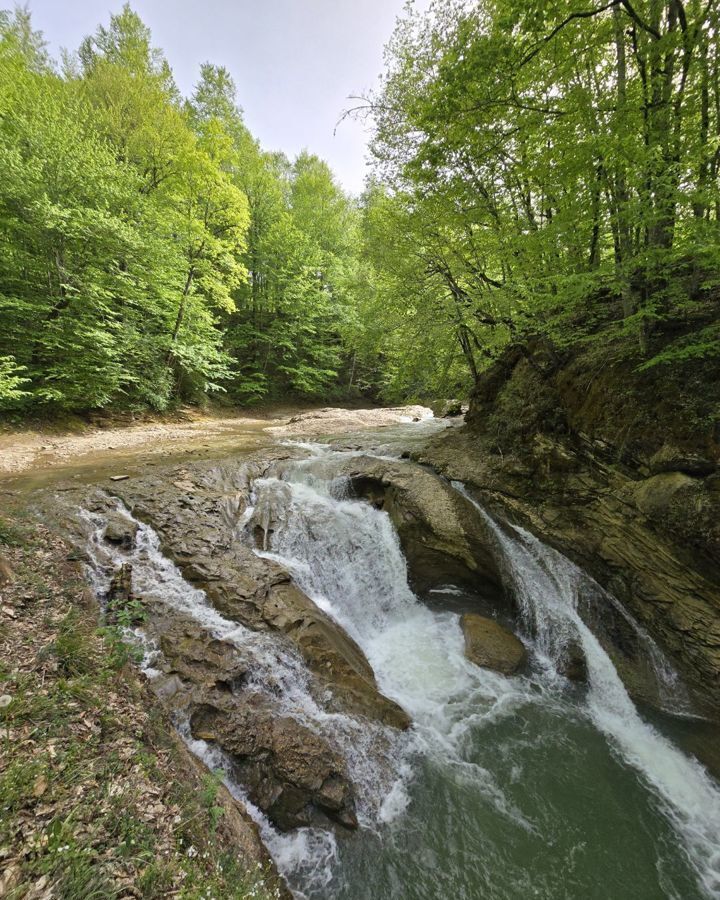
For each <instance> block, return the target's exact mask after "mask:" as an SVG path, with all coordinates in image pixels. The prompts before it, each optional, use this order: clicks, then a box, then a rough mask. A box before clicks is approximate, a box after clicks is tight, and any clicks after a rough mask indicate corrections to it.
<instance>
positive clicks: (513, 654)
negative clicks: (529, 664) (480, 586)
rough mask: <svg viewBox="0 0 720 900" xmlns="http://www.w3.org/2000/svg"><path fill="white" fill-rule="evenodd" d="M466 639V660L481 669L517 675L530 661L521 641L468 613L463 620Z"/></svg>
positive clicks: (484, 619)
mask: <svg viewBox="0 0 720 900" xmlns="http://www.w3.org/2000/svg"><path fill="white" fill-rule="evenodd" d="M460 625H461V627H462V630H463V634H464V635H465V656H466V657H467V658H468V659H469V660H470V662H474V663H475V664H476V665H478V666H482V667H483V668H486V669H494V670H495V671H496V672H500V673H502V674H503V675H514V674H515V672H517V671H518V669H519V668H520V667H521V666H522V665H524V663H525V661H526V660H527V651H526V650H525V646H524V644H523V643H522V641H521V640H519V639H518V638H516V637H515V635H514V634H513V633H512V632H511V631H508V630H507V629H506V628H503V627H502V625H500V624H498V623H497V622H496V621H495V620H494V619H488V618H486V617H485V616H479V615H478V614H477V613H465V615H464V616H463V617H462V618H461V620H460Z"/></svg>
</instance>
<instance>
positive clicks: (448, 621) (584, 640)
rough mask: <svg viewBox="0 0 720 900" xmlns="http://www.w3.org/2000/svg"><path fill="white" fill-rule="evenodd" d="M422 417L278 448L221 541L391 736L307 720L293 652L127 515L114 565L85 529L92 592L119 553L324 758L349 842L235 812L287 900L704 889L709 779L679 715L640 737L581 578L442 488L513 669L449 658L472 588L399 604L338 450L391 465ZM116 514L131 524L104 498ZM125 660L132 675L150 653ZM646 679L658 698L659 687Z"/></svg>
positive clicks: (716, 825) (395, 551)
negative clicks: (336, 767)
mask: <svg viewBox="0 0 720 900" xmlns="http://www.w3.org/2000/svg"><path fill="white" fill-rule="evenodd" d="M439 427H441V425H440V424H439V423H432V422H425V423H422V422H421V423H418V424H407V425H400V426H395V427H393V428H387V429H383V430H382V431H381V432H377V431H368V432H365V433H359V434H354V435H351V436H350V435H349V436H345V437H342V438H336V439H334V440H333V441H332V443H316V442H315V443H314V442H305V443H298V442H290V443H289V445H288V446H289V449H291V450H292V456H291V458H289V459H287V460H284V461H283V462H282V464H281V465H279V466H276V467H275V468H274V469H273V470H272V471H271V472H270V473H268V474H266V475H264V476H263V477H259V478H255V479H254V480H253V481H252V483H251V495H250V503H249V505H248V507H247V509H245V511H244V512H243V514H242V517H241V519H240V520H239V521H238V523H237V527H236V531H235V539H236V540H238V541H242V542H244V543H245V544H248V543H253V541H257V537H258V535H259V534H261V535H262V537H263V539H262V540H260V541H258V542H257V543H256V544H255V545H254V546H255V553H256V554H257V556H258V557H260V558H262V559H267V560H270V561H273V562H275V563H278V564H280V565H282V567H283V568H284V569H285V570H287V571H289V572H290V573H291V574H292V576H293V578H294V581H295V583H296V584H297V585H299V587H300V588H302V590H303V591H304V592H305V594H307V595H308V596H309V597H310V598H311V599H312V600H313V601H314V602H315V604H316V605H317V606H318V607H319V608H320V609H321V610H323V611H324V612H325V613H327V614H328V615H329V616H330V617H331V618H332V619H333V620H334V621H335V622H337V623H338V624H339V625H340V626H341V627H342V629H344V631H345V632H346V633H347V634H349V635H350V637H351V638H352V639H354V641H355V642H357V644H358V645H359V646H360V647H361V648H362V650H363V651H364V653H365V655H366V657H367V659H368V661H369V663H370V664H371V666H372V668H373V670H374V673H375V677H376V680H377V683H378V687H379V689H380V691H381V692H382V693H383V694H384V695H385V696H386V697H388V698H390V700H393V701H395V702H396V703H397V704H399V705H400V706H401V707H402V708H403V709H404V710H406V711H407V712H408V713H409V714H410V716H411V718H412V722H413V725H412V727H411V728H410V729H409V731H407V732H404V733H398V732H394V731H393V730H392V729H387V728H386V727H384V726H380V725H377V724H373V723H370V722H368V721H366V720H364V719H362V718H358V717H356V716H353V715H341V714H338V713H336V712H332V713H328V711H327V710H325V709H324V708H323V707H322V704H318V702H317V701H316V698H315V697H314V695H313V694H312V691H311V689H310V688H309V687H308V684H309V682H310V680H311V679H310V675H309V673H308V672H307V670H306V668H305V667H304V665H303V664H302V662H301V661H299V660H298V659H297V658H296V657H295V656H293V655H292V654H289V655H283V654H281V653H279V652H278V651H277V649H276V648H274V647H273V645H272V641H271V639H270V636H269V635H268V634H267V633H264V634H262V635H258V634H257V633H256V632H254V631H252V630H251V629H247V628H243V627H238V625H237V623H236V622H234V621H232V620H231V619H229V618H228V617H226V616H224V615H222V614H220V613H219V612H218V611H217V610H216V609H214V608H213V606H212V604H211V603H210V602H209V601H208V598H207V597H206V595H205V593H204V591H203V590H200V589H199V588H198V587H196V586H192V585H190V584H189V583H188V582H187V581H185V579H184V577H183V574H182V572H181V571H180V570H179V569H178V568H177V566H176V565H175V564H174V563H173V562H171V561H170V560H169V559H168V558H167V557H166V556H165V555H164V553H163V549H162V541H161V540H160V539H159V538H158V535H157V534H156V532H155V531H154V530H153V528H151V527H150V526H149V525H148V524H146V523H144V522H142V521H141V522H140V523H139V529H140V530H139V537H138V541H137V546H136V547H135V549H134V550H133V551H132V553H130V554H129V555H128V553H126V551H124V550H122V549H113V550H112V553H111V554H110V555H111V556H112V559H110V558H109V556H108V552H109V551H108V550H107V548H104V549H103V547H102V542H101V535H102V530H103V527H104V523H103V521H102V519H101V517H98V516H95V517H93V516H90V518H88V519H87V520H86V525H87V529H86V533H87V534H88V535H89V537H88V540H89V541H90V542H91V543H92V541H94V542H95V543H94V544H93V545H92V546H93V548H94V549H93V550H92V552H91V553H90V560H91V570H93V571H94V578H95V587H96V589H97V590H98V593H99V595H101V596H102V594H103V592H104V591H106V590H107V587H108V584H107V572H108V571H109V568H108V566H109V563H112V564H113V565H119V564H121V563H122V562H123V561H127V560H130V561H131V562H132V564H133V578H134V580H135V582H136V590H137V592H138V593H139V594H141V595H142V596H143V598H144V599H145V601H146V602H147V603H148V604H149V605H152V604H157V606H158V607H162V608H163V610H164V614H167V611H168V610H171V611H172V610H174V611H175V613H177V614H182V615H183V616H189V617H192V618H193V619H194V620H195V621H196V622H198V623H199V624H200V625H201V627H202V628H204V629H206V630H207V631H208V633H210V634H212V635H213V636H214V637H216V638H218V637H219V638H222V639H223V640H229V641H231V642H233V643H234V644H235V645H236V646H237V647H238V649H239V650H241V651H242V652H243V653H244V654H245V656H246V657H247V658H251V659H252V660H253V663H252V665H253V666H254V669H253V672H254V675H253V677H254V679H255V681H256V683H257V685H258V686H259V689H264V690H267V692H268V694H271V695H272V696H273V697H278V696H281V697H282V703H283V709H284V710H285V712H286V713H287V714H289V715H292V716H295V717H297V718H298V719H299V720H301V721H302V722H303V723H304V724H305V725H307V726H308V727H312V728H316V729H317V730H318V731H319V732H320V733H322V734H323V735H324V736H326V737H327V739H328V740H329V741H331V742H335V743H336V745H337V746H338V748H339V749H340V751H341V752H342V753H343V754H344V755H345V757H346V759H347V762H348V770H349V775H350V778H351V779H352V780H353V782H354V783H355V785H356V791H357V801H358V802H357V813H358V820H359V825H360V827H359V828H358V830H356V831H345V830H344V829H341V828H340V829H337V828H336V829H329V830H328V829H321V828H318V827H303V828H299V829H295V830H291V831H288V832H284V833H283V832H280V831H278V830H277V829H276V828H275V827H274V826H273V825H271V824H270V822H269V821H268V819H267V818H266V817H265V816H264V815H263V814H262V813H261V812H260V810H258V809H253V810H252V811H253V814H254V815H255V816H256V817H257V820H258V822H259V823H260V825H261V829H262V832H263V837H264V839H265V842H266V843H267V845H268V847H269V848H270V850H271V852H272V854H273V856H274V858H275V860H276V862H277V864H278V867H279V868H280V870H281V871H282V873H283V874H284V875H285V877H286V878H287V880H288V883H289V884H290V886H291V888H292V889H293V891H294V892H295V893H296V895H297V896H298V897H299V898H308V900H330V898H333V900H334V898H338V900H377V898H402V900H406V898H407V900H438V898H446V897H453V898H468V900H470V898H472V900H475V898H483V900H485V898H489V900H506V898H507V900H516V898H518V897H525V896H528V897H538V898H546V900H561V898H562V900H564V898H567V900H575V898H578V897H583V898H597V900H606V898H608V897H612V898H616V897H617V898H624V897H628V898H633V900H657V898H661V897H663V898H676V900H694V898H697V900H702V898H717V897H720V845H719V843H718V835H720V787H718V783H717V781H715V780H714V779H713V777H712V776H711V775H709V774H708V773H707V771H706V770H705V769H704V768H703V767H702V766H701V765H700V763H698V762H697V761H696V760H695V759H694V758H693V757H692V756H690V755H689V754H687V753H686V752H684V751H683V750H682V749H681V748H680V747H679V746H678V745H677V744H676V743H674V742H673V735H674V733H675V732H676V731H677V732H678V733H679V732H680V731H681V730H682V728H683V727H686V723H687V722H688V721H690V720H689V719H688V718H682V719H679V720H678V727H677V728H675V725H674V724H673V721H672V720H671V718H670V717H667V716H666V717H665V718H666V719H667V721H665V722H664V723H662V724H661V725H657V724H656V725H653V724H651V723H650V722H649V721H648V718H647V716H645V715H644V713H641V712H639V711H638V709H637V708H636V706H635V704H634V703H633V701H632V700H631V699H630V697H629V696H628V694H627V692H626V690H625V688H624V686H623V683H622V681H621V680H620V677H619V676H618V674H617V672H616V670H615V668H614V666H613V663H612V661H611V659H610V657H609V656H608V654H607V653H606V651H605V650H604V649H603V647H602V646H601V644H600V642H599V641H598V640H597V639H596V638H595V636H594V635H593V632H592V631H591V630H590V629H589V628H588V627H587V626H586V625H585V624H584V622H583V620H582V619H581V618H580V616H579V615H578V612H577V607H578V605H579V604H580V603H582V602H585V603H587V602H591V601H592V589H591V580H590V579H588V578H587V577H585V576H583V573H581V572H580V571H579V570H578V569H577V567H575V566H574V565H573V564H572V563H571V562H569V561H568V560H567V559H565V557H563V556H561V555H560V554H559V553H557V552H556V551H554V550H552V549H550V548H548V547H545V546H543V545H542V544H541V543H540V542H539V541H537V540H536V539H535V538H534V537H533V536H532V535H530V534H528V533H527V532H524V531H522V530H521V529H517V528H512V527H511V526H506V525H504V524H503V525H502V526H500V525H498V524H497V523H496V522H495V520H493V519H491V518H490V517H489V516H488V515H487V513H485V512H484V510H483V509H482V508H481V507H478V506H477V504H476V501H475V500H474V499H473V498H472V496H471V495H469V494H467V493H466V492H465V490H464V487H463V486H462V485H460V484H458V485H455V486H454V488H455V490H456V492H457V493H459V494H460V495H462V496H464V497H465V498H466V502H467V503H468V504H470V505H474V506H475V511H476V514H477V515H478V516H479V517H481V518H483V520H484V521H485V522H486V524H487V526H488V528H489V529H490V532H491V533H492V535H493V537H494V546H493V553H494V554H495V555H496V556H497V560H498V565H499V567H500V568H501V569H502V572H503V581H504V586H505V588H506V590H507V591H508V593H510V594H512V596H513V597H514V600H515V605H516V607H517V610H518V616H517V620H516V623H515V626H516V630H517V631H518V633H519V634H520V636H521V638H522V640H523V642H524V643H525V644H526V646H527V648H528V650H529V655H530V662H529V664H528V667H527V669H526V670H524V671H522V672H521V673H520V674H518V675H514V676H504V675H501V674H498V673H496V672H493V671H490V670H488V669H482V668H479V667H478V666H476V665H474V664H473V663H471V662H469V661H468V660H467V659H466V657H465V653H464V641H463V635H462V631H461V628H460V616H459V612H458V610H459V609H460V608H465V609H467V608H472V606H473V604H475V603H477V604H483V605H484V606H483V608H484V609H486V608H487V604H488V600H487V598H485V597H483V596H481V594H478V595H477V596H474V595H473V594H472V592H471V591H470V592H469V591H468V586H467V584H466V583H464V584H459V583H458V584H456V583H453V582H452V581H451V580H447V581H438V584H437V585H436V586H435V588H434V590H433V592H432V597H431V598H430V597H429V596H427V595H424V596H422V597H418V596H417V595H416V594H415V593H414V592H413V589H412V587H411V583H412V577H411V576H412V572H410V573H408V567H407V564H406V560H405V558H404V555H403V551H402V547H401V543H400V540H399V538H398V535H397V532H396V530H395V527H394V525H393V523H392V521H391V519H390V516H389V515H388V513H387V512H385V511H384V510H382V509H378V508H375V506H374V505H373V504H372V503H369V502H366V501H364V500H362V499H359V498H357V497H356V496H355V495H354V492H353V490H352V484H351V482H350V480H349V479H348V478H347V476H346V475H345V469H346V466H345V463H346V462H347V460H348V458H351V457H352V456H353V455H357V456H361V455H367V454H368V453H370V454H371V455H374V456H376V457H378V456H379V457H382V458H385V457H386V458H391V459H393V460H398V458H399V457H400V456H401V455H403V454H404V453H406V451H407V450H408V448H409V447H411V446H412V445H413V444H415V443H417V442H422V441H423V440H425V439H426V438H427V435H428V434H430V433H432V432H433V431H435V430H437V429H438V428H439ZM230 464H232V463H230ZM241 464H242V457H239V458H238V460H237V465H238V466H241ZM224 465H226V466H227V465H228V460H227V459H226V460H225V462H224ZM83 480H85V475H84V476H83ZM119 509H120V512H121V514H122V515H124V516H128V517H130V518H132V516H131V515H130V513H129V512H127V511H126V509H125V507H124V506H123V504H120V505H119ZM93 554H95V555H93ZM103 554H105V555H103ZM93 566H94V569H93ZM588 591H589V593H587V595H585V592H588ZM428 599H432V603H427V602H425V601H426V600H428ZM567 640H573V641H577V642H579V644H580V645H581V646H582V650H583V652H584V656H585V658H586V660H587V664H588V683H587V684H586V685H585V684H575V683H572V682H570V681H568V680H567V679H566V678H564V677H563V676H562V675H560V674H558V669H557V658H558V652H559V648H560V646H561V644H562V643H563V641H567ZM146 649H148V653H147V655H146V663H145V666H146V671H147V674H148V677H149V678H151V679H152V678H153V677H154V675H155V672H156V670H155V669H154V659H153V652H152V651H153V648H152V647H148V648H146ZM663 689H664V690H667V691H669V692H670V691H673V690H674V689H675V687H674V685H673V683H672V680H669V681H668V682H667V684H665V685H664V688H663ZM679 696H680V694H678V697H679ZM669 700H670V701H671V702H673V703H674V702H675V698H674V696H673V697H669ZM678 709H679V710H680V711H681V712H682V711H683V710H682V709H681V704H680V702H679V701H678ZM178 726H179V728H180V730H181V733H182V734H183V735H184V737H185V738H186V740H187V742H188V745H189V746H190V747H191V749H193V750H194V752H196V753H197V754H198V755H199V756H201V757H202V758H203V759H204V760H205V761H206V762H207V763H208V764H209V765H211V767H213V768H223V769H225V770H226V772H227V781H228V784H229V786H230V788H231V790H232V791H233V792H234V793H235V794H236V796H238V797H239V798H240V799H243V800H244V801H247V794H246V791H245V787H244V785H243V784H242V783H241V782H240V781H238V780H237V778H236V777H235V773H234V770H233V768H232V765H231V762H230V761H229V760H228V758H227V756H226V754H224V753H223V752H222V751H220V750H219V748H218V747H216V746H214V745H213V744H212V742H207V741H205V740H201V739H197V738H195V737H193V735H192V734H191V733H190V730H189V727H188V724H187V722H183V721H182V719H181V718H179V719H178Z"/></svg>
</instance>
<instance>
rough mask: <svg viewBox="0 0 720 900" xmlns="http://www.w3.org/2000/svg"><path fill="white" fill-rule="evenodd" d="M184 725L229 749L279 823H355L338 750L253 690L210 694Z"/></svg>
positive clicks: (240, 773) (244, 779)
mask: <svg viewBox="0 0 720 900" xmlns="http://www.w3.org/2000/svg"><path fill="white" fill-rule="evenodd" d="M208 700H209V701H211V702H206V703H204V704H201V705H199V706H197V707H196V708H195V710H194V711H193V714H192V717H191V719H190V729H191V731H192V734H193V736H194V737H196V738H201V739H203V740H206V741H213V742H214V743H216V744H218V745H219V746H220V747H222V748H223V750H225V751H226V752H227V753H228V754H230V756H231V758H232V760H233V763H234V765H235V769H236V775H237V778H238V780H239V781H240V782H241V783H242V784H244V785H246V787H247V789H248V793H249V796H250V799H251V800H252V801H253V803H256V804H257V805H258V806H259V807H260V808H261V809H263V810H264V811H265V812H266V813H267V814H268V816H269V817H270V819H271V820H272V821H273V822H274V823H275V824H276V825H277V826H278V827H279V828H282V829H290V828H297V827H299V826H303V825H318V824H322V817H323V815H324V816H327V817H328V818H329V819H331V820H333V821H335V822H338V823H339V824H341V825H344V826H345V827H347V828H356V827H357V817H356V815H355V803H354V798H353V789H352V785H351V784H350V780H349V778H348V776H347V773H346V771H345V763H344V760H343V759H342V757H341V756H340V754H339V753H338V752H337V751H335V750H333V749H332V748H331V747H330V746H329V744H328V742H327V741H326V740H325V739H323V738H322V737H321V736H320V735H318V734H317V733H315V732H313V731H312V730H311V729H309V728H308V727H306V726H305V725H302V724H301V723H300V722H298V721H297V720H295V719H293V718H291V717H289V716H282V715H278V714H277V710H275V709H273V707H272V705H271V704H269V703H268V702H267V699H266V698H265V697H263V696H261V695H258V694H244V695H243V696H242V698H241V699H240V700H239V701H238V700H236V699H235V700H231V699H229V698H226V697H223V696H222V695H217V694H215V695H211V696H210V697H208Z"/></svg>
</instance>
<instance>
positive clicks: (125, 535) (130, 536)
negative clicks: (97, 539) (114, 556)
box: [103, 512, 138, 550]
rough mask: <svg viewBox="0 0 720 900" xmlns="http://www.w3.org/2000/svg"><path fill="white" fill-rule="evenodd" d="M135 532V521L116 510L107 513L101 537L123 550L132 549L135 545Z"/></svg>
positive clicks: (136, 527) (136, 529)
mask: <svg viewBox="0 0 720 900" xmlns="http://www.w3.org/2000/svg"><path fill="white" fill-rule="evenodd" d="M137 532H138V526H137V523H135V522H133V521H132V520H131V519H128V518H126V517H125V516H123V515H122V514H121V513H118V512H116V513H114V514H113V513H110V514H109V515H108V519H107V525H106V526H105V531H104V533H103V537H104V538H105V540H106V541H108V542H109V543H111V544H115V545H117V546H119V547H122V548H123V549H124V550H132V548H133V547H134V546H135V538H136V537H137Z"/></svg>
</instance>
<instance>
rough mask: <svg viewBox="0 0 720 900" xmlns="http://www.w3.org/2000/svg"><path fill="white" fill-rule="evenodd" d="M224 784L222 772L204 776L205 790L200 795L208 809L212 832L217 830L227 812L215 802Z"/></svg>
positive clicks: (209, 773)
mask: <svg viewBox="0 0 720 900" xmlns="http://www.w3.org/2000/svg"><path fill="white" fill-rule="evenodd" d="M222 783H223V772H222V771H221V770H218V771H216V772H208V773H207V774H206V775H203V789H202V792H201V794H200V799H201V800H202V802H203V803H204V805H205V807H206V808H207V812H208V817H209V819H210V830H211V831H213V832H214V831H215V830H216V829H217V826H218V823H219V822H220V819H221V818H222V816H223V814H224V812H225V809H224V808H223V807H222V806H218V804H217V803H216V802H215V801H216V800H217V796H218V793H219V791H220V787H221V786H222Z"/></svg>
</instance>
